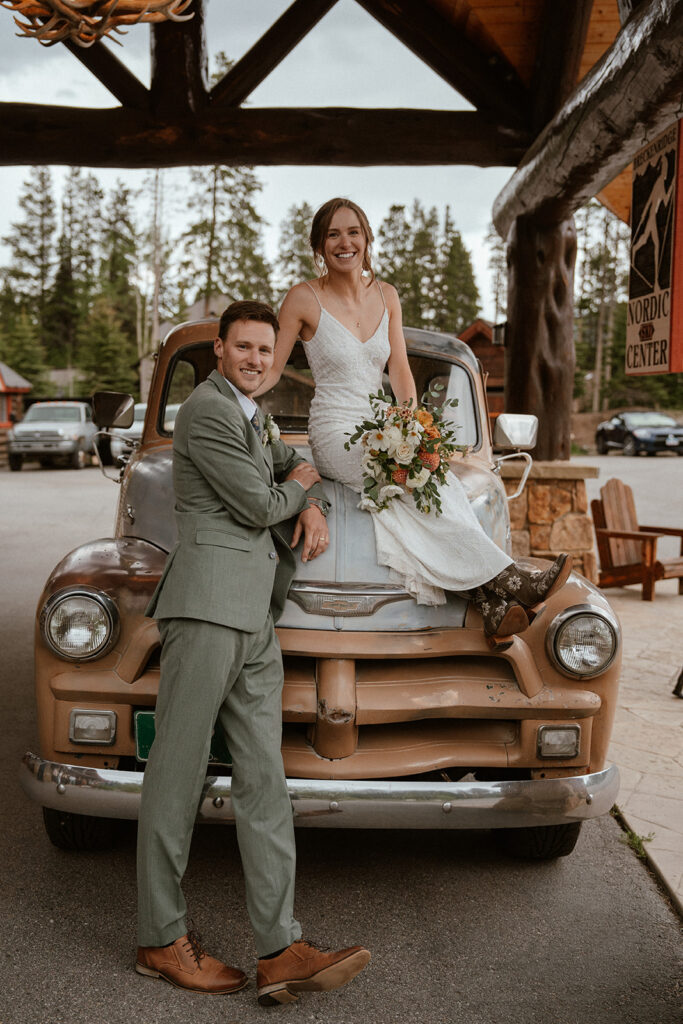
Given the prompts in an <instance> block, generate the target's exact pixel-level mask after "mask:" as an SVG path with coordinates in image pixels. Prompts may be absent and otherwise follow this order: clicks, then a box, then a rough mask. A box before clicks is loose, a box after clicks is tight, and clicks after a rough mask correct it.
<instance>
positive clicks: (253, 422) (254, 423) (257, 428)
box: [250, 409, 261, 437]
mask: <svg viewBox="0 0 683 1024" xmlns="http://www.w3.org/2000/svg"><path fill="white" fill-rule="evenodd" d="M250 423H251V425H252V427H253V428H254V430H255V431H256V433H257V434H258V436H259V437H260V436H261V424H260V423H259V418H258V410H257V409H254V415H253V416H252V417H251V420H250Z"/></svg>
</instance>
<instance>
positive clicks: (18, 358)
mask: <svg viewBox="0 0 683 1024" xmlns="http://www.w3.org/2000/svg"><path fill="white" fill-rule="evenodd" d="M1 358H2V361H3V362H4V363H7V365H8V366H10V367H11V368H12V369H13V370H14V371H16V373H19V374H21V376H22V377H25V378H26V380H27V381H29V383H30V384H31V385H32V390H33V394H34V395H43V394H46V393H47V392H48V391H49V383H48V381H47V368H46V366H45V353H44V351H43V347H42V345H41V344H40V338H39V335H38V324H37V322H36V321H35V320H33V319H32V318H31V316H30V315H29V314H28V313H27V312H26V311H25V310H24V311H22V312H21V313H19V315H18V316H17V318H16V321H15V323H14V329H13V331H12V334H11V335H9V336H7V335H6V336H5V338H4V339H3V345H2V357H1Z"/></svg>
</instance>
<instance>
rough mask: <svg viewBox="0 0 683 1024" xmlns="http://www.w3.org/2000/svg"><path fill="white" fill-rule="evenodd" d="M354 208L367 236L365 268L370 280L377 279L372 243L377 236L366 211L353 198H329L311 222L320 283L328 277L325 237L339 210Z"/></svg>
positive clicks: (311, 239) (311, 237)
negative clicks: (373, 231)
mask: <svg viewBox="0 0 683 1024" xmlns="http://www.w3.org/2000/svg"><path fill="white" fill-rule="evenodd" d="M344 208H346V209H348V210H352V211H353V212H354V213H355V214H356V216H357V217H358V221H359V223H360V227H361V231H362V232H363V235H364V236H365V253H364V254H363V270H364V271H365V273H366V274H367V275H368V276H369V281H370V282H372V281H374V280H375V271H374V270H373V269H372V243H373V242H374V240H375V236H374V235H373V233H372V228H371V227H370V222H369V221H368V218H367V216H366V215H365V211H364V210H361V208H360V206H358V204H357V203H354V202H353V201H352V200H351V199H342V198H337V199H328V201H327V202H326V203H323V205H322V206H321V207H320V209H319V210H318V211H317V213H316V214H315V216H314V217H313V221H312V223H311V235H310V238H309V242H310V245H311V249H312V250H313V260H314V262H315V266H316V270H317V271H318V276H319V278H320V283H321V284H323V285H324V284H325V278H326V277H327V273H328V271H327V264H326V263H325V256H324V255H323V253H324V249H325V239H326V238H327V232H328V231H329V227H330V224H331V222H332V218H333V217H334V215H335V213H336V212H337V210H342V209H344Z"/></svg>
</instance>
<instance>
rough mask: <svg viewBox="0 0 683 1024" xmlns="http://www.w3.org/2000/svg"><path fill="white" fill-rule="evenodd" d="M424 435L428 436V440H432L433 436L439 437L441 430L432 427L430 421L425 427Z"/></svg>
mask: <svg viewBox="0 0 683 1024" xmlns="http://www.w3.org/2000/svg"><path fill="white" fill-rule="evenodd" d="M424 435H425V437H428V438H429V439H430V441H433V440H434V438H435V437H441V432H440V431H439V428H438V427H434V426H432V424H431V423H430V424H429V425H428V426H426V427H425V429H424Z"/></svg>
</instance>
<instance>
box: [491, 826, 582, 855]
mask: <svg viewBox="0 0 683 1024" xmlns="http://www.w3.org/2000/svg"><path fill="white" fill-rule="evenodd" d="M582 824H583V822H581V821H571V822H569V823H568V824H567V825H537V826H535V827H533V828H497V829H494V833H493V834H494V836H495V839H496V842H497V843H498V845H499V846H500V848H501V849H502V850H504V851H505V853H508V854H510V856H511V857H522V858H524V859H525V860H554V859H555V858H556V857H566V856H568V854H570V853H571V852H572V850H573V849H574V847H575V846H576V841H577V839H578V838H579V832H580V831H581V825H582Z"/></svg>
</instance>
